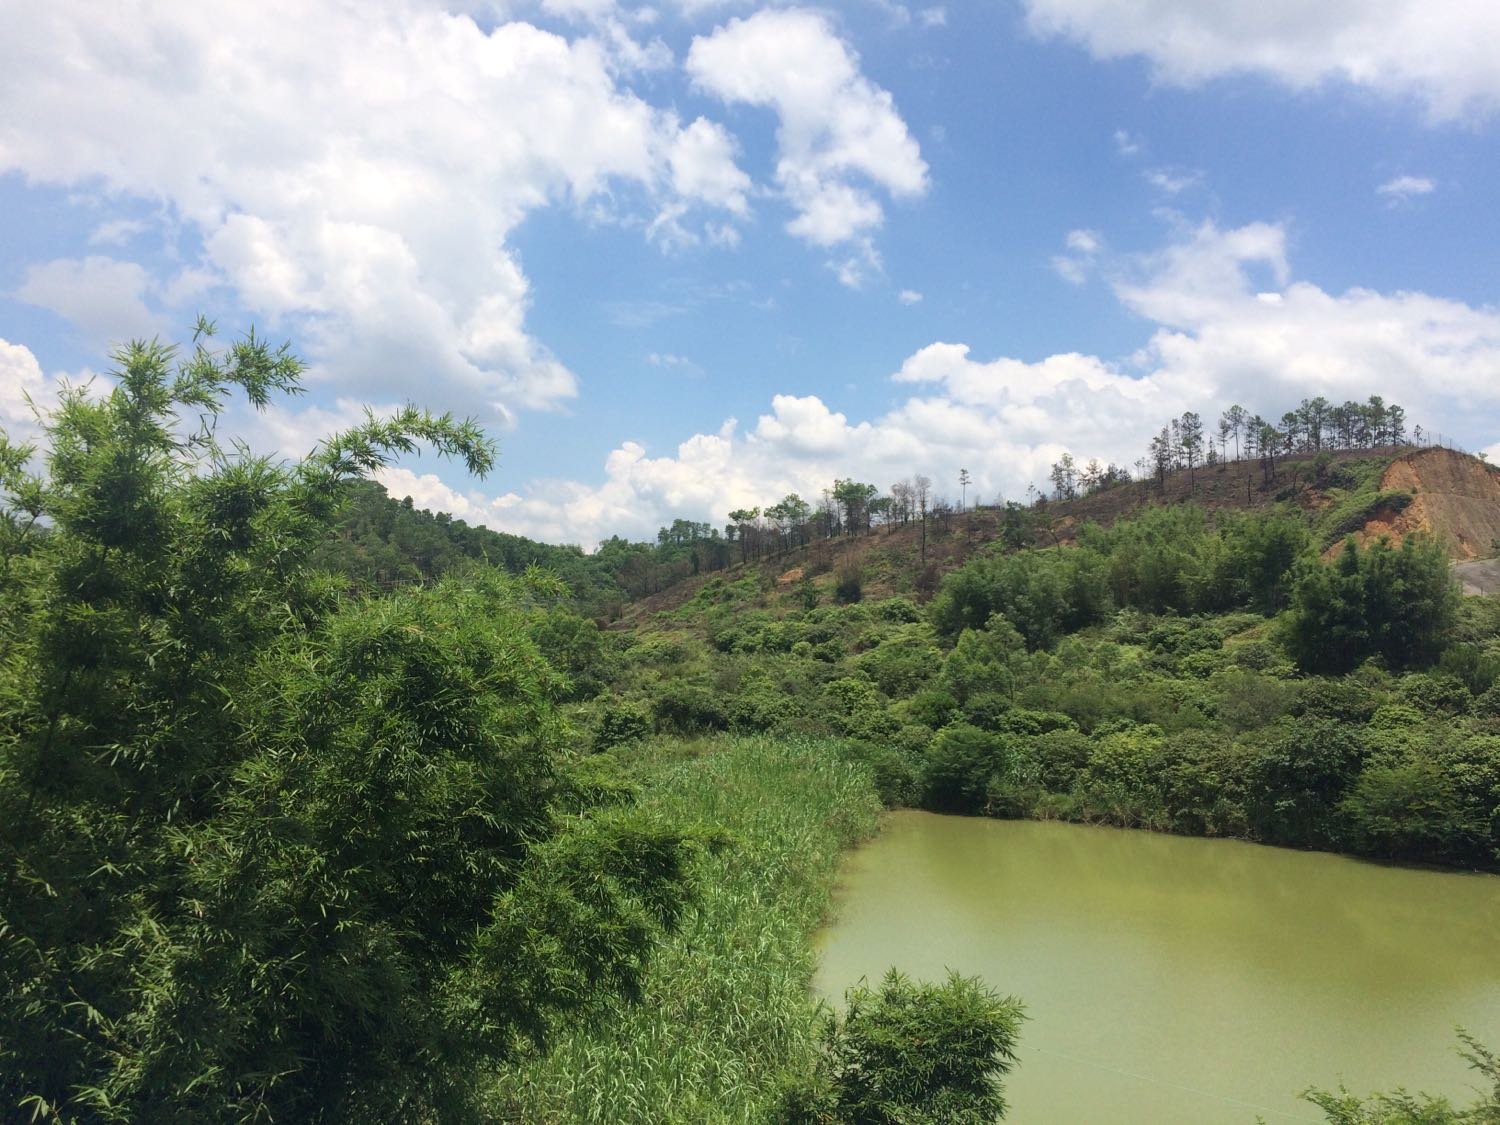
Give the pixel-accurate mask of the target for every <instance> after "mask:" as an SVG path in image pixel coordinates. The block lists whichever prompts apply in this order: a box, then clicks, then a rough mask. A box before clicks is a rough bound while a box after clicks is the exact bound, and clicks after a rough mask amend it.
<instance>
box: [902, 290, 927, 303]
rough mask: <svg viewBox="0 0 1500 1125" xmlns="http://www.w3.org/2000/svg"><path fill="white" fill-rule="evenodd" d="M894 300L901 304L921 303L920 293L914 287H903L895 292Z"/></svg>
mask: <svg viewBox="0 0 1500 1125" xmlns="http://www.w3.org/2000/svg"><path fill="white" fill-rule="evenodd" d="M896 300H898V301H900V302H901V303H902V304H903V305H919V304H921V303H922V294H920V293H918V292H917V291H916V290H915V289H903V290H901V292H899V293H897V294H896Z"/></svg>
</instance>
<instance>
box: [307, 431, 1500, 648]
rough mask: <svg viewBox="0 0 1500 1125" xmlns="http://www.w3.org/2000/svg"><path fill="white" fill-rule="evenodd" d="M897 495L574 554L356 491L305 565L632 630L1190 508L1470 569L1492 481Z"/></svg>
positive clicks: (1169, 473) (1417, 453) (926, 584)
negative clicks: (766, 590)
mask: <svg viewBox="0 0 1500 1125" xmlns="http://www.w3.org/2000/svg"><path fill="white" fill-rule="evenodd" d="M839 485H844V486H849V485H852V482H845V481H839V482H836V487H837V486H839ZM859 487H862V488H867V489H868V488H870V487H871V486H859ZM901 491H902V489H901V488H900V487H899V486H898V487H896V488H894V489H893V494H894V499H895V500H896V501H898V502H896V503H891V502H890V501H891V499H892V498H880V497H875V496H873V494H872V495H871V496H869V497H866V504H867V505H868V506H870V507H873V509H874V511H872V512H869V513H866V514H865V516H864V518H863V519H862V520H859V519H856V520H850V519H848V518H843V519H840V518H839V517H840V515H841V513H840V512H839V511H838V510H837V507H838V506H837V504H835V505H834V511H833V512H832V513H829V512H827V511H816V510H814V509H813V508H812V507H811V506H805V507H806V508H807V511H806V512H805V513H804V520H805V522H804V523H803V524H801V525H800V526H797V525H793V524H791V523H789V522H788V521H787V520H786V518H785V512H784V510H782V505H777V506H773V507H771V508H768V509H766V510H765V511H764V512H761V511H759V510H756V511H753V512H744V511H741V512H735V513H732V516H733V517H736V518H735V519H734V521H733V522H731V523H730V524H729V525H728V526H727V527H726V528H725V530H724V533H723V534H721V533H720V532H719V531H718V530H717V529H716V528H713V527H712V526H711V525H709V524H707V523H694V522H691V521H687V520H677V521H675V522H674V523H673V525H672V526H671V527H668V528H663V529H662V530H661V531H660V532H659V533H658V535H657V541H656V542H655V543H643V542H630V541H628V540H625V539H623V538H620V537H618V536H616V537H613V538H610V539H608V540H606V541H605V542H604V543H602V544H600V545H599V547H598V549H597V550H595V551H594V552H593V553H591V554H589V553H585V552H584V551H583V550H582V549H581V548H580V547H577V546H559V545H555V544H549V543H541V542H538V541H536V540H533V539H527V538H525V537H524V536H519V535H511V534H508V533H505V532H497V531H492V530H490V529H489V528H487V527H482V526H471V525H470V524H468V523H466V522H465V521H464V520H461V519H456V518H454V517H452V516H449V515H448V514H446V513H444V512H430V511H427V510H425V509H421V508H416V507H414V506H413V504H412V501H411V499H410V498H409V497H407V498H404V499H400V500H397V499H395V498H393V497H390V496H388V495H387V494H386V492H385V490H384V489H383V488H382V487H381V486H380V485H378V484H375V483H373V482H362V483H361V484H360V485H359V486H358V489H357V491H356V493H355V496H354V499H353V501H352V502H351V504H350V505H349V507H348V509H347V510H346V512H345V514H344V517H343V520H342V522H341V524H340V526H339V529H338V530H337V532H336V533H335V534H334V535H333V536H331V537H330V539H329V540H328V541H327V542H326V543H325V544H324V546H323V547H322V548H321V549H320V550H319V552H318V555H317V558H316V562H317V563H318V565H320V566H322V567H324V568H326V569H330V570H334V571H337V572H339V573H342V574H344V575H345V576H346V577H347V578H348V579H349V580H350V582H351V584H352V586H353V588H354V589H355V590H356V591H358V592H361V593H366V594H375V593H383V592H387V591H389V590H391V589H393V588H396V587H399V586H408V585H419V584H426V583H430V582H433V581H436V580H437V579H439V578H441V577H443V576H444V575H445V574H449V573H451V572H453V571H455V570H456V569H460V568H462V567H463V566H466V565H470V564H472V563H475V562H478V563H487V564H489V565H493V566H497V567H500V568H501V569H503V570H506V571H508V572H510V573H513V574H520V573H523V572H524V571H525V570H526V569H527V568H528V567H532V566H537V567H541V568H543V569H544V570H547V571H550V572H551V573H553V574H555V575H556V576H557V577H558V578H560V579H561V580H562V581H563V582H564V583H566V584H567V586H568V588H569V590H570V591H571V592H572V594H573V597H574V600H575V602H576V604H577V605H578V607H579V609H580V610H581V611H582V612H584V613H585V614H587V615H588V616H591V617H594V618H596V619H599V620H601V621H609V620H619V619H623V620H625V621H636V620H642V619H644V618H646V617H649V616H650V615H651V614H654V613H657V612H660V611H662V610H670V609H673V608H675V607H677V606H679V605H681V604H682V603H684V602H686V601H688V600H689V599H691V598H692V597H693V596H694V595H695V594H696V592H697V591H698V589H699V588H700V587H701V586H702V584H703V583H704V582H706V581H707V580H708V578H709V577H710V576H711V575H713V574H715V573H719V572H722V571H725V570H732V569H736V568H739V567H744V566H749V567H752V568H754V569H756V570H757V571H764V572H766V573H767V574H768V575H769V577H770V578H771V579H774V580H776V581H780V582H782V583H783V584H788V583H792V582H797V581H803V580H806V581H810V582H812V583H813V584H814V585H817V586H822V587H827V588H828V591H829V592H832V590H833V587H834V586H835V585H837V584H838V583H839V582H841V581H842V582H844V583H845V584H846V586H848V585H849V584H851V583H858V584H859V585H860V586H861V587H862V588H864V592H865V593H866V594H867V595H869V596H877V597H879V596H891V595H895V594H915V595H917V596H918V597H919V598H923V597H926V596H928V595H930V594H932V593H933V592H935V591H936V589H937V587H938V585H939V583H940V582H941V580H942V577H943V575H945V574H947V573H949V572H950V571H952V570H954V569H956V568H957V567H959V566H961V565H963V564H964V563H965V562H966V561H967V560H968V559H970V558H971V557H973V556H974V555H975V554H976V553H978V552H980V551H983V550H984V549H985V548H987V547H988V545H989V544H991V543H994V542H996V541H997V540H998V541H1002V542H1003V543H1004V545H1005V547H1006V548H1010V549H1015V548H1020V547H1025V546H1059V545H1065V544H1067V543H1070V542H1072V541H1073V539H1074V537H1075V536H1076V534H1077V532H1078V530H1079V529H1080V528H1081V527H1083V526H1085V525H1087V524H1090V523H1096V524H1099V525H1101V526H1105V527H1107V526H1109V525H1111V524H1112V523H1114V522H1115V521H1116V520H1118V519H1120V518H1122V517H1125V516H1129V515H1132V514H1136V513H1139V512H1140V511H1142V510H1144V509H1146V508H1150V507H1155V506H1160V505H1163V504H1178V503H1191V504H1195V505H1197V506H1200V507H1202V508H1204V509H1206V510H1208V511H1209V512H1210V513H1213V512H1218V511H1226V510H1227V511H1239V510H1247V509H1262V508H1269V507H1273V506H1277V505H1282V506H1285V507H1286V508H1287V509H1288V510H1289V511H1295V512H1297V513H1300V515H1301V517H1302V518H1303V519H1304V520H1305V521H1306V522H1307V524H1308V526H1309V528H1310V529H1311V531H1312V533H1313V535H1314V537H1315V538H1316V539H1317V540H1318V541H1319V543H1320V544H1321V546H1322V548H1323V549H1324V550H1325V551H1327V552H1329V553H1331V552H1333V551H1334V550H1336V548H1337V546H1338V544H1339V543H1340V541H1341V540H1342V539H1343V537H1344V536H1346V535H1350V534H1353V535H1355V537H1356V538H1357V539H1358V540H1360V541H1361V542H1366V541H1369V540H1371V539H1374V538H1376V537H1378V536H1380V535H1390V536H1392V537H1393V539H1395V540H1396V541H1398V542H1399V541H1400V539H1401V538H1402V537H1404V536H1405V535H1406V534H1408V533H1410V532H1413V531H1420V532H1424V533H1426V534H1429V535H1432V536H1434V537H1435V538H1437V539H1438V540H1439V542H1441V543H1442V544H1443V546H1444V549H1445V550H1446V551H1447V552H1448V553H1449V555H1450V556H1451V557H1452V558H1454V559H1476V558H1487V557H1489V556H1492V555H1493V554H1495V552H1494V550H1493V549H1492V548H1493V544H1494V543H1495V541H1496V540H1497V538H1500V470H1497V469H1496V468H1494V467H1493V466H1490V465H1487V464H1486V463H1484V462H1483V461H1481V460H1480V459H1478V458H1476V457H1472V456H1470V455H1468V454H1466V453H1461V452H1458V451H1455V450H1450V449H1444V448H1440V447H1432V448H1414V447H1410V446H1385V447H1381V448H1374V449H1368V448H1367V449H1358V450H1345V451H1332V452H1330V451H1322V452H1320V453H1317V454H1310V453H1309V454H1304V455H1299V456H1290V457H1282V458H1278V459H1276V460H1275V461H1274V463H1272V462H1271V461H1269V459H1262V458H1259V457H1256V458H1245V459H1239V460H1236V459H1232V458H1226V459H1223V460H1217V461H1215V462H1211V463H1209V464H1206V465H1195V466H1194V467H1193V468H1191V469H1188V468H1181V469H1175V470H1170V469H1169V470H1165V471H1163V472H1161V473H1159V474H1157V475H1155V476H1151V477H1148V478H1146V479H1142V480H1135V481H1130V480H1123V481H1122V480H1120V479H1119V477H1118V476H1114V475H1109V476H1105V477H1103V478H1102V479H1101V478H1094V479H1089V480H1086V481H1084V482H1082V483H1073V484H1070V483H1069V482H1068V481H1067V480H1066V479H1065V478H1063V479H1061V480H1060V481H1059V487H1058V489H1057V492H1056V493H1054V495H1053V496H1051V497H1048V496H1044V495H1034V496H1033V497H1032V499H1031V502H1030V503H1028V504H1020V503H1016V502H1011V503H1008V504H1001V503H988V504H972V505H970V506H968V507H967V508H963V509H960V508H959V507H957V506H955V505H953V504H951V503H948V502H946V501H944V500H943V499H942V498H941V497H940V496H937V495H936V492H935V490H934V498H933V500H932V501H931V503H930V504H929V505H928V510H927V512H926V514H925V517H924V516H923V515H922V514H921V513H920V512H919V510H918V509H917V505H916V504H902V503H900V502H899V500H900V493H901ZM1057 493H1061V494H1062V495H1061V496H1060V497H1059V495H1058V494H1057ZM1070 493H1071V495H1070ZM789 499H791V498H789ZM882 499H884V500H885V501H886V502H885V503H881V500H882ZM824 524H827V525H828V526H824ZM846 592H847V591H846Z"/></svg>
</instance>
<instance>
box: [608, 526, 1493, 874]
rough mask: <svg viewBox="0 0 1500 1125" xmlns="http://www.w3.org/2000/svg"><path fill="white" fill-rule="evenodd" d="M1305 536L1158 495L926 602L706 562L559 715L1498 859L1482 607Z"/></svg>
mask: <svg viewBox="0 0 1500 1125" xmlns="http://www.w3.org/2000/svg"><path fill="white" fill-rule="evenodd" d="M1318 545H1319V542H1318V538H1317V537H1316V536H1315V534H1314V531H1313V530H1312V529H1309V527H1308V525H1307V522H1306V521H1305V520H1304V519H1303V518H1302V517H1301V516H1300V515H1298V514H1296V513H1294V512H1285V511H1276V510H1272V511H1268V512H1260V513H1244V514H1235V513H1220V514H1219V515H1218V516H1217V517H1214V518H1211V517H1210V515H1209V514H1208V513H1207V512H1205V511H1203V510H1200V509H1197V508H1194V507H1191V506H1187V505H1178V506H1173V507H1163V508H1158V509H1153V510H1150V511H1148V512H1146V513H1145V514H1143V515H1142V516H1141V517H1139V518H1137V519H1134V520H1127V521H1122V522H1120V523H1118V524H1116V525H1115V526H1114V527H1112V528H1110V529H1108V530H1105V529H1101V528H1088V527H1085V528H1083V529H1081V530H1080V531H1079V532H1078V534H1077V537H1076V545H1075V546H1073V547H1069V548H1066V549H1042V548H1024V549H1021V550H1016V551H1009V552H1007V551H1006V550H1005V549H1004V547H1003V543H1002V544H997V547H996V549H994V550H992V551H991V552H990V553H985V554H981V555H980V556H979V557H977V558H975V559H974V560H973V561H972V562H970V563H969V564H968V565H966V566H964V567H963V568H961V569H959V570H958V571H956V572H954V573H953V574H951V575H950V576H949V577H948V579H947V580H946V581H945V582H944V583H943V585H942V588H941V590H940V592H939V593H938V595H937V596H936V597H935V598H934V599H933V601H932V602H931V604H930V605H928V606H925V607H924V606H921V605H919V604H918V603H917V602H915V601H913V600H912V599H910V598H906V597H896V598H891V599H887V600H884V601H880V602H876V603H864V602H858V603H853V604H845V605H840V604H837V601H836V599H835V604H822V603H823V601H824V600H825V599H826V598H827V597H828V595H829V594H830V593H832V594H837V592H838V582H837V580H836V577H835V576H832V575H831V576H829V577H830V581H828V582H825V584H823V585H821V586H819V585H815V584H813V582H812V581H811V580H809V579H803V580H801V581H800V582H797V583H793V584H790V585H778V584H777V583H776V582H775V580H774V579H771V578H769V577H763V576H761V575H758V574H756V573H754V572H746V573H744V574H743V575H742V576H741V577H740V578H738V579H737V580H736V581H728V580H726V579H719V578H715V579H712V580H710V581H709V582H708V583H707V584H706V585H704V586H702V587H701V588H700V589H699V590H698V592H697V594H696V596H695V597H694V598H693V599H692V600H691V601H688V602H687V603H685V604H684V605H682V606H681V608H679V609H677V610H676V611H673V612H671V613H669V614H666V615H664V617H663V618H661V619H660V620H658V621H657V622H656V623H655V624H654V626H653V627H652V628H650V629H649V630H645V631H642V632H641V633H639V634H637V635H627V636H623V637H620V638H619V639H618V640H617V641H616V645H617V651H616V653H615V655H614V661H615V671H614V684H613V689H612V690H611V691H610V692H609V693H607V694H605V695H603V696H601V697H600V698H599V699H596V700H594V701H591V702H589V703H587V704H585V705H583V707H582V708H581V711H580V717H581V719H582V720H583V721H584V722H586V723H587V725H589V726H590V728H591V729H592V731H593V736H594V739H595V741H596V743H597V744H599V745H612V744H616V743H618V742H620V741H622V740H626V739H629V738H631V737H636V736H639V735H643V734H646V733H650V732H662V733H668V734H670V733H697V732H703V731H710V730H732V731H741V732H748V731H784V732H806V733H827V734H834V735H837V736H839V737H843V738H847V739H851V740H854V741H855V742H856V743H857V744H859V745H860V746H862V747H863V751H862V752H863V753H864V754H865V755H866V756H867V758H868V759H869V760H870V762H871V763H872V765H873V766H874V767H875V769H876V771H877V776H878V778H879V780H880V783H881V786H882V790H883V792H884V793H885V795H886V797H887V799H889V800H891V801H892V802H897V803H908V804H916V805H922V806H925V807H929V808H936V809H941V810H944V811H953V812H981V813H988V814H990V815H1000V816H1041V817H1063V818H1068V819H1075V820H1083V821H1103V822H1109V823H1115V824H1122V825H1127V826H1136V827H1147V828H1154V829H1158V830H1165V831H1173V832H1180V833H1188V834H1195V835H1227V836H1239V837H1244V838H1248V839H1255V840H1262V841H1265V842H1269V843H1278V844H1289V845H1294V846H1303V847H1319V848H1333V849H1339V850H1347V851H1353V852H1359V853H1363V854H1368V855H1374V856H1379V857H1383V858H1394V859H1404V860H1411V861H1419V862H1431V863H1442V864H1453V865H1459V866H1468V867H1482V868H1494V867H1495V866H1496V865H1497V863H1500V852H1497V848H1500V812H1497V810H1500V688H1497V687H1496V686H1495V685H1496V680H1497V677H1500V606H1496V604H1495V603H1494V602H1493V601H1491V600H1484V599H1480V600H1470V601H1469V602H1467V603H1466V604H1464V605H1462V606H1461V605H1460V604H1459V601H1458V599H1457V596H1456V594H1455V592H1454V590H1453V586H1452V583H1451V580H1450V578H1449V575H1448V568H1447V561H1446V559H1445V557H1444V556H1443V554H1442V552H1441V551H1440V550H1439V549H1438V548H1437V547H1436V546H1435V545H1434V544H1432V543H1431V542H1424V541H1422V540H1420V538H1418V537H1411V538H1408V539H1407V540H1406V541H1405V542H1404V543H1403V544H1402V545H1401V546H1400V547H1399V548H1398V547H1393V546H1392V545H1390V544H1389V543H1387V542H1383V541H1377V542H1375V543H1373V544H1371V545H1370V546H1368V547H1365V548H1359V547H1356V546H1355V545H1353V544H1352V543H1350V544H1347V545H1345V546H1344V547H1343V548H1342V549H1340V550H1339V551H1338V552H1337V555H1336V558H1335V559H1334V561H1333V562H1332V563H1325V562H1323V561H1322V560H1321V559H1319V558H1318V556H1317V554H1316V547H1317V546H1318ZM1329 673H1334V674H1329Z"/></svg>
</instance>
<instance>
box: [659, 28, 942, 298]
mask: <svg viewBox="0 0 1500 1125" xmlns="http://www.w3.org/2000/svg"><path fill="white" fill-rule="evenodd" d="M686 65H687V70H688V73H689V74H690V75H691V76H692V78H693V80H694V82H695V83H696V84H697V85H698V86H699V87H701V88H702V89H704V90H707V91H709V92H711V93H713V94H716V95H718V96H719V97H720V98H722V99H724V100H725V101H726V102H743V103H746V104H749V105H756V106H765V107H769V108H771V109H774V110H775V112H776V114H777V117H778V120H779V126H778V129H777V144H778V154H777V165H776V180H777V183H778V184H779V185H780V188H781V191H782V194H783V195H784V196H785V197H786V199H787V201H788V202H789V203H790V204H791V205H792V207H793V208H794V209H795V210H796V212H797V215H796V217H795V218H793V219H792V220H791V222H789V223H788V224H787V229H788V230H789V231H790V232H791V233H792V234H794V235H796V236H797V237H799V238H802V239H804V240H806V241H807V242H809V243H811V244H812V245H814V246H820V247H832V246H836V245H839V244H842V243H851V242H854V243H858V242H859V241H860V240H862V239H866V238H867V237H868V234H869V232H871V231H873V230H874V229H875V228H877V227H879V226H880V224H881V223H882V221H883V220H884V211H883V210H882V208H881V205H880V202H879V201H878V200H877V199H876V198H875V196H874V195H873V194H872V192H871V190H870V187H871V185H873V186H875V187H878V188H883V189H884V190H885V191H887V192H889V193H890V194H891V195H893V196H896V197H911V196H918V195H921V194H922V193H923V192H925V191H926V190H927V165H926V164H925V163H924V162H923V160H922V157H921V153H920V151H919V149H918V147H917V143H916V141H915V140H913V139H912V137H911V135H910V133H909V132H908V131H907V128H906V123H905V122H904V121H903V120H902V119H901V116H900V115H899V114H898V113H897V112H896V108H895V104H894V102H893V100H892V98H891V95H890V94H889V93H887V92H886V91H885V90H882V89H880V88H879V87H878V86H876V85H874V84H873V83H871V82H870V81H869V80H868V79H867V78H865V77H864V76H863V75H862V74H861V73H860V70H859V61H858V58H857V57H856V55H855V54H854V52H853V50H852V49H851V48H850V47H849V46H848V45H847V44H846V43H844V42H843V41H842V40H841V39H839V38H838V36H837V35H836V34H834V31H833V29H832V28H831V27H830V26H829V24H828V21H827V20H826V19H825V18H824V17H823V16H821V15H818V14H816V13H814V12H809V11H803V10H799V9H785V10H776V9H772V10H767V11H762V12H758V13H756V14H755V15H753V16H750V17H748V18H746V19H736V20H733V21H731V22H730V23H729V24H728V25H727V26H725V27H722V28H719V29H718V30H716V31H715V32H714V33H713V34H712V35H709V36H699V37H696V38H695V39H694V40H693V45H692V48H691V49H690V50H689V52H688V57H687V64H686ZM854 272H857V271H854ZM851 275H852V274H851ZM848 283H850V282H848V281H846V284H848ZM854 283H857V282H854Z"/></svg>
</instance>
